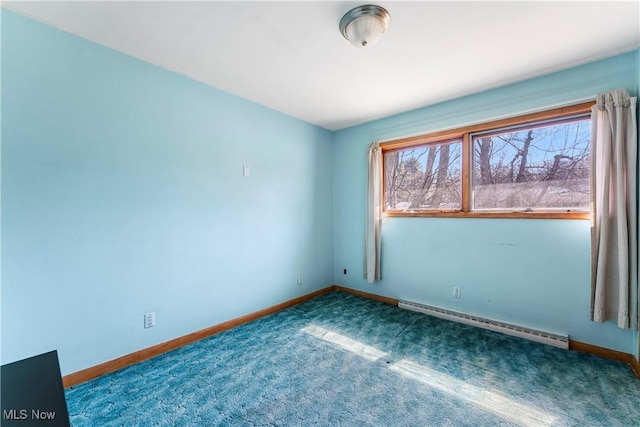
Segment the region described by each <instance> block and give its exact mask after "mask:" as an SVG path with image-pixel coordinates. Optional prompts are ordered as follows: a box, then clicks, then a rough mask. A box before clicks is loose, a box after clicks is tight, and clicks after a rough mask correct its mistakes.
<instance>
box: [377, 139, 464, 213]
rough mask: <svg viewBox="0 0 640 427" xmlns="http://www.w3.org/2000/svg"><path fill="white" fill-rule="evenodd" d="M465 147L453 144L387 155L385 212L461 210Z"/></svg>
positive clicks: (447, 143) (411, 149)
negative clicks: (462, 167)
mask: <svg viewBox="0 0 640 427" xmlns="http://www.w3.org/2000/svg"><path fill="white" fill-rule="evenodd" d="M461 148H462V143H461V141H449V142H446V143H440V144H428V145H422V146H418V147H411V148H410V149H407V150H400V151H390V152H385V153H384V174H385V175H384V179H385V181H384V182H385V190H384V195H385V210H387V211H404V210H430V209H458V210H459V209H460V207H461V197H460V193H461V165H462V156H461Z"/></svg>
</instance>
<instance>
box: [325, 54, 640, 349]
mask: <svg viewBox="0 0 640 427" xmlns="http://www.w3.org/2000/svg"><path fill="white" fill-rule="evenodd" d="M636 67H637V60H636V53H635V52H631V53H628V54H624V55H620V56H616V57H613V58H609V59H607V60H603V61H599V62H593V63H590V64H587V65H584V66H581V67H577V68H573V69H569V70H565V71H562V72H557V73H554V74H549V75H546V76H543V77H539V78H536V79H532V80H528V81H525V82H521V83H518V84H513V85H509V86H505V87H502V88H498V89H494V90H490V91H487V92H484V93H479V94H475V95H472V96H467V97H464V98H460V99H456V100H453V101H450V102H445V103H441V104H438V105H434V106H430V107H426V108H422V109H419V110H415V111H412V112H408V113H405V114H400V115H397V116H393V117H389V118H385V119H381V120H377V121H374V122H371V123H367V124H364V125H361V126H356V127H353V128H349V129H345V130H342V131H338V132H335V133H334V135H333V170H334V174H333V208H334V220H333V221H334V268H335V270H334V281H335V282H336V283H337V284H340V285H344V286H347V287H350V288H354V289H359V290H364V291H367V292H371V293H375V294H379V295H384V296H389V297H394V298H403V299H408V300H414V301H418V302H422V303H426V304H431V305H436V306H441V307H446V308H451V309H455V310H460V311H464V312H468V313H472V314H476V315H481V316H486V317H490V318H494V319H498V320H502V321H506V322H512V323H516V324H521V325H524V326H529V327H534V328H540V329H543V330H547V331H551V332H559V333H568V334H569V335H570V337H571V338H572V339H574V340H577V341H582V342H586V343H590V344H594V345H598V346H603V347H607V348H611V349H615V350H619V351H624V352H627V353H632V352H634V351H636V348H637V345H636V346H635V348H634V339H635V337H636V333H635V332H631V331H626V330H621V329H619V328H617V327H616V326H615V325H614V324H611V323H607V324H596V323H593V322H591V321H590V320H589V304H590V284H589V282H590V279H589V278H590V253H589V251H590V237H589V225H590V224H589V222H588V221H571V220H520V219H461V218H386V219H384V220H383V231H382V244H383V249H382V275H383V280H382V281H381V282H379V283H376V284H374V285H370V284H368V283H367V282H366V281H365V280H364V279H363V278H362V260H363V255H362V254H363V238H364V237H363V236H364V218H365V188H366V169H367V164H366V162H367V149H368V146H369V143H370V142H371V141H373V140H385V139H392V138H399V137H403V136H408V135H412V134H416V133H427V132H432V131H436V130H442V129H446V128H454V127H459V126H462V125H466V124H470V123H478V122H482V121H486V120H490V119H494V118H499V117H504V116H507V115H513V114H515V113H522V112H528V111H532V110H535V109H541V108H544V107H547V106H552V105H557V104H560V103H566V102H569V101H573V100H578V99H582V98H585V97H589V96H592V95H595V94H597V93H599V92H602V91H605V90H609V89H614V88H617V87H627V88H629V89H631V90H633V91H636V90H637V85H638V76H637V69H636ZM343 268H347V269H348V274H347V275H344V274H343V273H342V269H343ZM453 286H459V287H461V289H462V298H461V299H459V300H457V299H454V298H453V297H452V287H453Z"/></svg>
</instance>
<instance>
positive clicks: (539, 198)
mask: <svg viewBox="0 0 640 427" xmlns="http://www.w3.org/2000/svg"><path fill="white" fill-rule="evenodd" d="M590 136H591V121H590V119H589V118H588V117H587V118H585V117H579V118H574V119H569V120H567V119H565V120H562V121H556V122H553V123H546V124H538V125H532V126H529V127H524V128H523V127H521V128H519V129H512V130H506V131H501V132H491V133H482V134H475V135H472V147H473V148H472V149H473V171H472V174H473V175H472V176H473V178H472V182H473V186H472V191H473V209H475V210H491V209H499V210H505V209H513V210H524V211H534V210H536V209H544V210H549V209H562V210H578V211H588V209H589V140H590Z"/></svg>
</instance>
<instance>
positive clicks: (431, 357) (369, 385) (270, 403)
mask: <svg viewBox="0 0 640 427" xmlns="http://www.w3.org/2000/svg"><path fill="white" fill-rule="evenodd" d="M66 394H67V402H68V408H69V414H70V417H71V421H72V425H73V426H109V425H122V426H153V425H161V426H314V425H317V426H474V427H477V426H516V425H521V426H536V427H537V426H594V427H604V426H607V427H608V426H640V379H637V378H635V377H634V376H633V374H632V372H631V370H630V368H629V367H628V366H626V365H624V364H622V363H618V362H612V361H608V360H604V359H601V358H598V357H594V356H590V355H585V354H582V353H577V352H570V351H566V350H561V349H557V348H554V347H550V346H546V345H543V344H537V343H533V342H530V341H526V340H522V339H518V338H512V337H508V336H505V335H502V334H498V333H494V332H490V331H485V330H482V329H476V328H473V327H470V326H466V325H461V324H458V323H453V322H448V321H445V320H441V319H437V318H434V317H430V316H427V315H423V314H419V313H414V312H411V311H406V310H401V309H399V308H397V307H394V306H391V305H387V304H383V303H379V302H375V301H370V300H366V299H363V298H359V297H356V296H353V295H350V294H345V293H341V292H333V293H330V294H326V295H323V296H321V297H318V298H315V299H313V300H310V301H307V302H304V303H302V304H299V305H297V306H295V307H292V308H289V309H287V310H284V311H281V312H279V313H276V314H274V315H271V316H268V317H265V318H263V319H260V320H257V321H255V322H252V323H249V324H246V325H243V326H240V327H238V328H235V329H232V330H230V331H227V332H225V333H222V334H219V335H216V336H213V337H211V338H208V339H206V340H203V341H200V342H197V343H194V344H191V345H188V346H185V347H183V348H180V349H178V350H175V351H173V352H170V353H167V354H164V355H162V356H158V357H156V358H154V359H151V360H148V361H146V362H142V363H139V364H137V365H134V366H130V367H128V368H126V369H123V370H121V371H118V372H115V373H113V374H110V375H106V376H104V377H101V378H98V379H96V380H93V381H90V382H88V383H84V384H81V385H79V386H76V387H73V388H71V389H68V390H67V391H66Z"/></svg>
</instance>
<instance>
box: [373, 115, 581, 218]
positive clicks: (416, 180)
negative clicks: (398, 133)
mask: <svg viewBox="0 0 640 427" xmlns="http://www.w3.org/2000/svg"><path fill="white" fill-rule="evenodd" d="M592 105H593V103H585V104H579V105H575V106H572V107H565V108H559V109H555V110H551V111H546V112H542V113H536V114H530V115H527V116H521V117H515V118H510V119H505V120H500V121H495V122H491V123H485V124H480V125H474V126H470V127H467V128H463V129H456V130H452V131H445V132H439V133H436V134H430V135H423V136H419V137H413V138H406V139H402V140H397V141H390V142H386V143H382V144H380V145H381V147H382V150H383V169H384V190H383V197H384V212H385V215H386V216H449V217H457V216H463V217H518V218H574V219H575V218H588V217H589V213H588V212H589V189H590V185H589V169H590V160H589V146H590V137H591V119H590V109H591V106H592Z"/></svg>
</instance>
